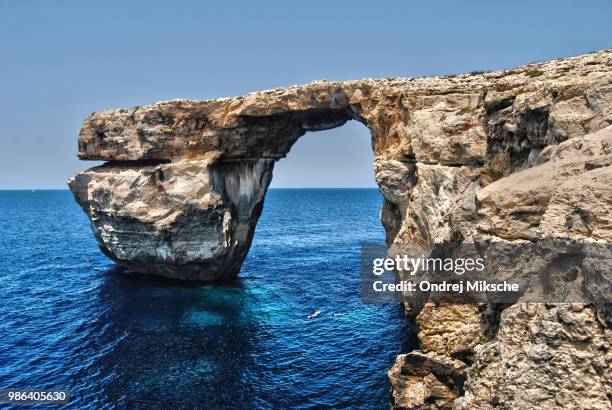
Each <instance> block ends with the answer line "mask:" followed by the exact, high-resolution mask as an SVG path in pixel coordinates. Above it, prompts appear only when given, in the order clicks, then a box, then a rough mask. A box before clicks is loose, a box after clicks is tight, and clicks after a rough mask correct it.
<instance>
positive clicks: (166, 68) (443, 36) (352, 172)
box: [0, 0, 612, 189]
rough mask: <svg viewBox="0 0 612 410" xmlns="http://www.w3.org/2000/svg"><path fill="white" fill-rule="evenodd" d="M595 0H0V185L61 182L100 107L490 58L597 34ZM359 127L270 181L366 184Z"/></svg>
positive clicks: (285, 164) (491, 61)
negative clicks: (84, 126)
mask: <svg viewBox="0 0 612 410" xmlns="http://www.w3.org/2000/svg"><path fill="white" fill-rule="evenodd" d="M610 17H612V2H609V1H589V2H575V1H563V0H555V1H519V0H515V1H507V2H496V1H490V0H489V1H462V2H459V1H422V2H417V1H408V0H405V1H359V0H352V1H340V0H335V1H317V0H308V1H300V2H298V1H287V0H283V1H244V2H242V1H214V2H206V1H198V2H190V1H162V2H160V1H155V0H148V1H130V2H126V1H116V2H115V1H109V0H105V1H98V2H84V1H28V0H0V153H1V155H2V158H1V161H0V189H15V188H18V189H33V188H37V189H42V188H62V189H63V188H65V187H66V180H67V178H68V177H70V176H71V175H72V174H73V173H74V172H75V171H77V170H82V169H85V168H88V167H90V166H93V165H95V164H96V163H92V162H84V161H78V160H77V158H76V151H77V142H76V141H77V135H78V131H79V128H80V126H81V124H82V121H83V120H84V119H85V117H86V116H87V115H88V114H89V113H91V112H93V111H98V110H102V109H107V108H116V107H132V106H135V105H144V104H148V103H152V102H154V101H159V100H164V99H173V98H190V99H209V98H218V97H223V96H235V95H241V94H245V93H248V92H252V91H257V90H261V89H268V88H274V87H279V86H289V85H293V84H303V83H307V82H310V81H312V80H316V79H327V80H347V79H359V78H363V77H396V76H405V77H413V76H423V75H438V74H450V73H461V72H469V71H474V70H496V69H502V68H510V67H513V66H516V65H520V64H525V63H529V62H533V61H541V60H547V59H553V58H559V57H565V56H572V55H577V54H582V53H586V52H590V51H595V50H599V49H602V48H609V47H612V24H610V22H609V20H610ZM372 159H373V156H372V152H371V148H370V137H369V134H368V130H367V129H366V128H365V127H364V126H363V125H361V124H357V123H355V122H351V123H349V124H347V125H345V126H343V127H340V128H337V129H334V130H329V131H322V132H318V133H308V134H306V135H305V136H303V137H302V138H301V139H300V140H299V141H298V142H297V143H296V145H295V146H294V147H293V149H292V150H291V152H290V153H289V155H288V156H287V158H285V159H283V160H281V161H280V162H279V163H278V164H277V167H276V168H275V171H274V179H273V182H272V186H273V187H306V186H307V187H361V186H374V175H373V169H372V164H371V162H372Z"/></svg>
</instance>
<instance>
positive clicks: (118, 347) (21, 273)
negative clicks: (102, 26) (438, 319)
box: [0, 189, 413, 409]
mask: <svg viewBox="0 0 612 410" xmlns="http://www.w3.org/2000/svg"><path fill="white" fill-rule="evenodd" d="M381 200H382V199H381V197H380V194H379V193H378V192H377V191H376V190H374V189H337V190H336V189H323V190H318V189H290V190H284V189H273V190H270V191H269V193H268V195H267V198H266V203H265V207H264V212H263V215H262V217H261V219H260V222H259V224H258V226H257V231H256V234H255V239H254V241H253V246H252V248H251V251H250V253H249V255H248V257H247V259H246V261H245V263H244V265H243V268H242V271H241V273H240V278H239V279H238V280H236V281H234V282H232V283H229V284H224V285H192V284H185V283H180V282H179V283H177V282H171V281H166V280H161V279H150V278H143V277H133V276H130V275H129V274H126V273H125V272H124V271H123V270H122V269H120V268H117V267H116V266H115V265H114V264H113V263H112V262H111V261H109V260H108V259H107V258H106V257H104V256H103V255H102V253H101V252H100V251H99V250H98V248H97V245H96V243H95V240H94V239H93V236H92V233H91V231H90V228H89V223H88V220H87V218H86V217H85V215H84V214H83V212H82V211H81V209H80V208H79V207H78V206H77V205H76V204H75V203H74V201H73V199H72V196H71V195H70V193H69V192H68V191H37V192H30V191H0V215H1V216H0V251H1V252H2V258H1V260H0V300H1V301H2V302H1V304H0V317H1V318H2V320H1V321H0V388H9V387H20V388H61V389H66V390H67V391H68V392H69V394H70V395H71V397H72V401H71V403H70V405H69V407H73V408H169V407H174V408H177V407H178V408H207V409H211V408H213V409H214V408H245V409H252V408H261V409H267V408H317V407H319V408H320V407H335V408H342V407H344V408H349V407H350V408H368V409H373V408H381V409H382V408H388V403H389V388H390V387H389V384H388V382H387V378H386V371H387V370H388V368H389V367H390V366H391V365H392V364H393V359H394V357H395V355H397V354H398V353H400V352H402V351H406V350H407V349H409V348H410V343H411V340H412V338H413V336H412V333H411V330H410V328H409V327H408V325H407V323H406V321H405V319H403V318H402V315H401V308H400V307H399V305H394V304H387V305H367V304H363V303H362V302H361V300H360V295H359V245H360V243H361V242H379V243H380V242H384V231H383V228H382V226H381V223H380V220H379V212H380V205H381ZM317 310H320V311H321V313H320V315H319V316H317V317H316V318H312V319H309V318H308V316H309V315H310V314H312V313H313V312H315V311H317Z"/></svg>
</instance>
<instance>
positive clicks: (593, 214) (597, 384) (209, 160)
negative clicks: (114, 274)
mask: <svg viewBox="0 0 612 410" xmlns="http://www.w3.org/2000/svg"><path fill="white" fill-rule="evenodd" d="M349 120H356V121H359V122H361V123H363V124H364V125H365V126H367V127H368V128H369V129H370V132H371V135H372V148H373V151H374V154H375V162H374V171H375V175H376V180H377V183H378V185H379V187H380V191H381V192H382V195H383V197H384V203H383V206H382V211H381V219H382V222H383V225H384V227H385V229H386V232H387V242H388V243H389V244H392V243H410V244H416V245H418V246H421V247H422V248H425V249H431V248H432V247H434V246H435V245H436V244H440V243H449V242H464V241H472V240H480V239H483V238H484V239H488V240H494V241H506V242H520V241H529V242H537V241H540V240H543V239H546V238H550V237H561V238H564V237H565V238H571V239H576V240H580V241H584V242H589V241H590V242H599V243H608V242H609V240H610V238H611V237H612V222H611V219H612V217H611V215H610V209H612V198H611V197H610V195H611V194H610V192H611V191H610V188H609V187H610V182H611V172H610V170H611V169H612V168H611V167H610V163H611V153H610V147H611V146H612V145H611V144H612V141H611V136H612V127H610V125H611V124H612V51H610V50H604V51H601V52H597V53H592V54H588V55H584V56H579V57H574V58H568V59H563V60H555V61H550V62H545V63H535V64H530V65H526V66H522V67H518V68H515V69H511V70H505V71H498V72H491V73H472V74H464V75H457V76H447V77H430V78H392V79H383V80H374V79H364V80H359V81H346V82H324V81H320V82H314V83H311V84H307V85H304V86H295V87H289V88H282V89H275V90H269V91H262V92H258V93H253V94H249V95H245V96H242V97H235V98H225V99H218V100H211V101H189V100H174V101H166V102H160V103H155V104H152V105H148V106H144V107H135V108H132V109H118V110H108V111H101V112H97V113H94V114H92V115H90V116H89V117H88V118H87V120H86V121H85V123H84V125H83V128H82V129H81V132H80V134H79V157H80V158H81V159H85V160H104V161H109V162H108V163H106V164H105V165H103V166H101V167H96V168H92V169H90V170H87V171H85V172H81V173H78V174H77V175H75V177H73V178H72V179H71V180H70V181H69V186H70V189H71V190H72V192H73V194H74V196H75V198H76V200H77V202H78V203H79V204H80V205H81V207H82V208H83V209H84V211H85V212H86V213H87V214H88V216H89V217H90V220H91V225H92V229H93V231H94V234H95V236H96V239H97V240H98V243H99V245H100V248H101V249H102V251H103V252H104V253H105V254H106V255H108V256H109V257H110V258H112V259H113V260H115V261H117V262H118V263H120V264H122V265H125V266H128V267H130V268H131V269H133V270H135V271H139V272H144V273H153V274H158V275H164V276H170V277H176V278H182V279H197V280H217V279H226V278H231V277H234V276H236V275H237V273H238V272H239V270H240V265H241V263H242V260H243V259H244V257H245V256H246V253H247V252H248V249H249V246H250V243H251V240H252V237H253V234H254V230H255V225H256V223H257V219H258V217H259V215H260V213H261V210H262V206H263V202H264V198H265V193H266V189H267V187H268V185H269V183H270V180H271V178H272V170H273V166H274V162H275V161H277V160H278V159H280V158H282V157H284V156H285V155H287V153H288V152H289V150H290V149H291V146H292V145H293V144H294V143H295V141H296V140H297V139H298V138H300V137H301V136H302V135H304V134H305V133H306V132H307V131H318V130H324V129H329V128H334V127H338V126H340V125H342V124H344V123H345V122H346V121H349ZM583 279H584V278H583V277H582V276H580V275H578V276H577V277H576V278H573V280H577V281H579V280H583ZM604 289H605V287H604ZM406 306H407V312H408V313H409V315H410V316H411V317H413V318H414V319H415V320H416V321H417V322H418V324H419V326H420V332H419V338H420V341H421V347H420V351H418V352H411V353H408V355H402V356H400V357H398V360H397V363H396V365H395V366H394V367H393V368H392V369H391V371H390V373H389V376H390V380H391V382H392V385H393V405H394V406H395V407H397V408H450V407H453V406H455V407H461V408H491V407H496V406H497V407H503V408H521V407H522V406H527V405H530V404H533V403H546V406H547V408H554V407H559V408H561V407H573V406H574V404H576V403H577V400H578V399H577V396H578V395H580V394H581V392H582V391H584V390H585V389H589V395H588V403H587V404H586V405H585V408H609V406H610V402H609V397H608V394H609V393H608V392H609V391H610V378H609V375H608V373H609V372H608V371H607V358H608V353H607V346H608V340H609V339H608V336H609V333H608V330H607V319H606V316H607V315H606V313H605V312H603V313H602V312H601V309H599V308H594V307H592V306H585V305H584V304H582V305H576V306H575V307H572V308H571V309H570V310H567V308H565V307H554V306H553V307H551V306H544V305H525V306H526V307H522V306H521V305H513V306H511V307H507V306H498V305H496V306H487V305H482V306H471V305H452V306H449V305H425V306H424V307H423V306H411V305H410V304H409V303H407V305H406ZM527 322H528V323H529V324H526V323H527ZM517 355H518V356H520V357H521V358H523V357H524V358H523V359H520V360H518V359H515V358H514V356H517ZM542 361H545V362H546V366H545V367H542V366H540V365H539V364H538V363H542ZM510 368H511V369H513V370H512V371H510V370H508V369H510ZM517 369H518V370H517ZM541 369H545V370H541ZM517 371H524V372H526V373H527V374H526V375H524V376H521V377H518V376H517ZM541 372H545V373H546V374H545V375H542V374H541ZM555 372H561V373H562V374H564V375H566V376H564V377H563V378H561V379H560V380H559V381H555V382H554V383H552V381H551V378H552V377H553V375H554V374H555ZM544 376H546V377H547V378H543V379H542V380H543V381H541V382H538V383H532V382H533V381H534V380H535V379H537V378H539V377H544ZM574 377H586V378H588V382H584V383H582V384H574V385H571V383H570V380H571V379H572V378H574ZM549 382H550V383H552V384H550V383H549ZM547 383H548V384H547ZM529 386H530V388H532V389H531V390H527V393H525V394H520V393H521V390H524V389H526V388H527V387H529ZM547 386H548V387H547ZM525 395H531V396H530V398H526V397H524V396H525Z"/></svg>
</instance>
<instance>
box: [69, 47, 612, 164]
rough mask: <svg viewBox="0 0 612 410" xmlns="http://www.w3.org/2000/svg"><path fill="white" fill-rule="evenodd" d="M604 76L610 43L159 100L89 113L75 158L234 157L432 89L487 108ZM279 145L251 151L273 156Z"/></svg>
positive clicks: (395, 109)
mask: <svg viewBox="0 0 612 410" xmlns="http://www.w3.org/2000/svg"><path fill="white" fill-rule="evenodd" d="M602 81H607V82H611V81H612V49H607V50H602V51H599V52H595V53H591V54H586V55H582V56H578V57H572V58H566V59H559V60H552V61H548V62H541V63H533V64H528V65H524V66H521V67H517V68H514V69H509V70H502V71H495V72H488V73H470V74H461V75H455V76H445V77H423V78H389V79H363V80H356V81H342V82H327V81H315V82H312V83H309V84H306V85H301V86H292V87H287V88H277V89H272V90H265V91H260V92H256V93H251V94H247V95H245V96H240V97H232V98H220V99H216V100H206V101H194V100H184V99H177V100H171V101H163V102H157V103H154V104H151V105H147V106H141V107H134V108H130V109H111V110H105V111H99V112H95V113H93V114H91V115H90V116H89V117H88V118H87V119H86V120H85V122H84V124H83V127H82V129H81V131H80V134H79V158H81V159H86V160H139V159H174V158H194V157H199V156H201V155H203V154H204V153H206V152H209V151H220V152H229V151H231V150H236V149H237V150H238V151H240V149H241V148H244V149H245V152H244V154H240V155H238V156H248V155H251V154H252V153H247V151H248V146H249V145H251V144H257V143H260V142H261V138H265V135H263V134H266V135H268V136H274V137H280V139H281V140H282V139H283V138H289V139H291V138H294V139H295V137H294V135H295V134H299V133H300V132H301V133H303V132H305V131H308V130H319V129H327V128H333V127H335V126H338V125H341V124H342V123H344V122H345V121H347V120H350V119H357V120H359V121H361V122H364V123H365V124H367V125H368V126H370V128H371V129H372V123H373V122H374V121H380V118H379V117H380V116H381V115H382V116H385V115H386V116H389V117H390V121H400V120H402V112H403V111H406V110H407V111H413V110H417V109H422V108H423V107H428V106H431V107H432V108H435V104H436V103H437V102H438V101H437V100H436V98H435V97H436V96H441V95H444V96H452V95H455V94H456V95H457V104H461V103H462V101H465V98H462V97H461V96H462V95H463V96H464V95H476V96H477V98H476V100H477V106H478V107H480V108H483V107H484V108H485V109H487V108H492V107H494V106H495V104H499V103H500V101H504V99H507V98H513V97H515V96H516V95H518V94H522V93H527V92H535V91H538V90H542V89H544V88H546V89H552V90H553V91H554V92H566V93H570V94H571V92H572V91H571V88H572V87H574V86H579V85H580V84H589V83H591V84H592V83H594V82H602ZM451 100H452V98H451ZM472 108H475V107H466V110H469V109H472ZM391 117H393V118H391ZM403 120H404V121H405V119H403ZM285 131H286V132H285ZM374 131H375V130H373V132H374ZM279 133H280V134H279ZM230 134H231V135H230ZM281 134H282V135H281ZM245 147H247V148H245ZM283 151H284V147H281V148H280V150H279V152H274V150H273V149H272V150H271V151H270V152H267V153H257V154H256V156H265V155H267V154H268V155H270V156H272V157H278V156H282V155H284V154H283Z"/></svg>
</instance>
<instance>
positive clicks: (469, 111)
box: [457, 107, 476, 115]
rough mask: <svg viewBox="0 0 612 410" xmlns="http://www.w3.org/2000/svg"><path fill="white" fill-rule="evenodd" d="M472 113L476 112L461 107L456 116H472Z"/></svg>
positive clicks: (469, 108) (472, 109)
mask: <svg viewBox="0 0 612 410" xmlns="http://www.w3.org/2000/svg"><path fill="white" fill-rule="evenodd" d="M474 111H476V110H475V109H474V108H472V107H461V108H460V109H459V111H457V114H458V115H465V114H472V113H473V112H474Z"/></svg>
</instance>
